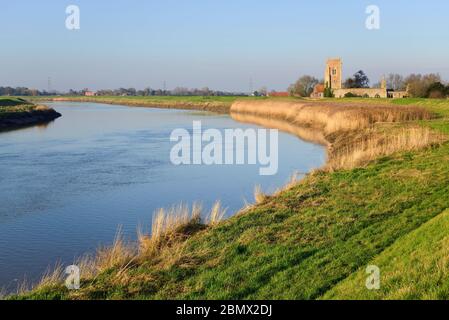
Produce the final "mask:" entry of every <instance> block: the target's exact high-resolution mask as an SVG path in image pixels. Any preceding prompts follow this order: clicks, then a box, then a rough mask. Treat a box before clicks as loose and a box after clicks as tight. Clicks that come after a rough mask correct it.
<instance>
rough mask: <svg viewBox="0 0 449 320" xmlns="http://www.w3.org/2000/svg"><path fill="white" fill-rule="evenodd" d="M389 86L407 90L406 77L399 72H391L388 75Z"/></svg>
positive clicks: (396, 89) (397, 89)
mask: <svg viewBox="0 0 449 320" xmlns="http://www.w3.org/2000/svg"><path fill="white" fill-rule="evenodd" d="M387 88H388V89H391V90H394V91H400V90H405V81H404V77H403V76H401V75H400V74H397V73H390V74H389V75H388V76H387Z"/></svg>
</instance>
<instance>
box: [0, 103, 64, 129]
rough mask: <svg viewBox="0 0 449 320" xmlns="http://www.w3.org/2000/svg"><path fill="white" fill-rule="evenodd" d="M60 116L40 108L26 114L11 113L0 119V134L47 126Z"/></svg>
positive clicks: (51, 110)
mask: <svg viewBox="0 0 449 320" xmlns="http://www.w3.org/2000/svg"><path fill="white" fill-rule="evenodd" d="M61 116H62V115H61V114H60V113H59V112H57V111H55V110H54V109H42V108H40V109H35V110H31V111H26V112H11V113H9V114H7V115H4V116H2V117H0V132H5V131H11V130H15V129H21V128H26V127H31V126H35V125H40V124H47V123H50V122H52V121H54V120H56V119H58V118H59V117H61Z"/></svg>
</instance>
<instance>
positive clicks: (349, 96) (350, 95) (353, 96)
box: [345, 92, 361, 98]
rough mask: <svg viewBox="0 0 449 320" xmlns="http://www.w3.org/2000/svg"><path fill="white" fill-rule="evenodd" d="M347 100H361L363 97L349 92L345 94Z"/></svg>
mask: <svg viewBox="0 0 449 320" xmlns="http://www.w3.org/2000/svg"><path fill="white" fill-rule="evenodd" d="M345 98H361V96H358V95H356V94H353V93H352V92H348V93H346V94H345Z"/></svg>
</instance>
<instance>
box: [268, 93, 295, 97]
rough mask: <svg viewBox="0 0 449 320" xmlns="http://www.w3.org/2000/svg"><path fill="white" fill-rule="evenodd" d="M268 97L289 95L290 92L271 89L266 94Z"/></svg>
mask: <svg viewBox="0 0 449 320" xmlns="http://www.w3.org/2000/svg"><path fill="white" fill-rule="evenodd" d="M268 96H269V97H278V98H279V97H289V96H290V94H289V93H288V92H276V91H272V92H270V93H269V94H268Z"/></svg>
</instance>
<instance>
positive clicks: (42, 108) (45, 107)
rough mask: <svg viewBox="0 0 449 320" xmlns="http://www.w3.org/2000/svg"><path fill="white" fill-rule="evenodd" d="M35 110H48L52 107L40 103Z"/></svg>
mask: <svg viewBox="0 0 449 320" xmlns="http://www.w3.org/2000/svg"><path fill="white" fill-rule="evenodd" d="M34 110H36V111H48V110H50V108H49V107H47V106H42V105H39V106H36V107H35V108H34Z"/></svg>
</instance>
